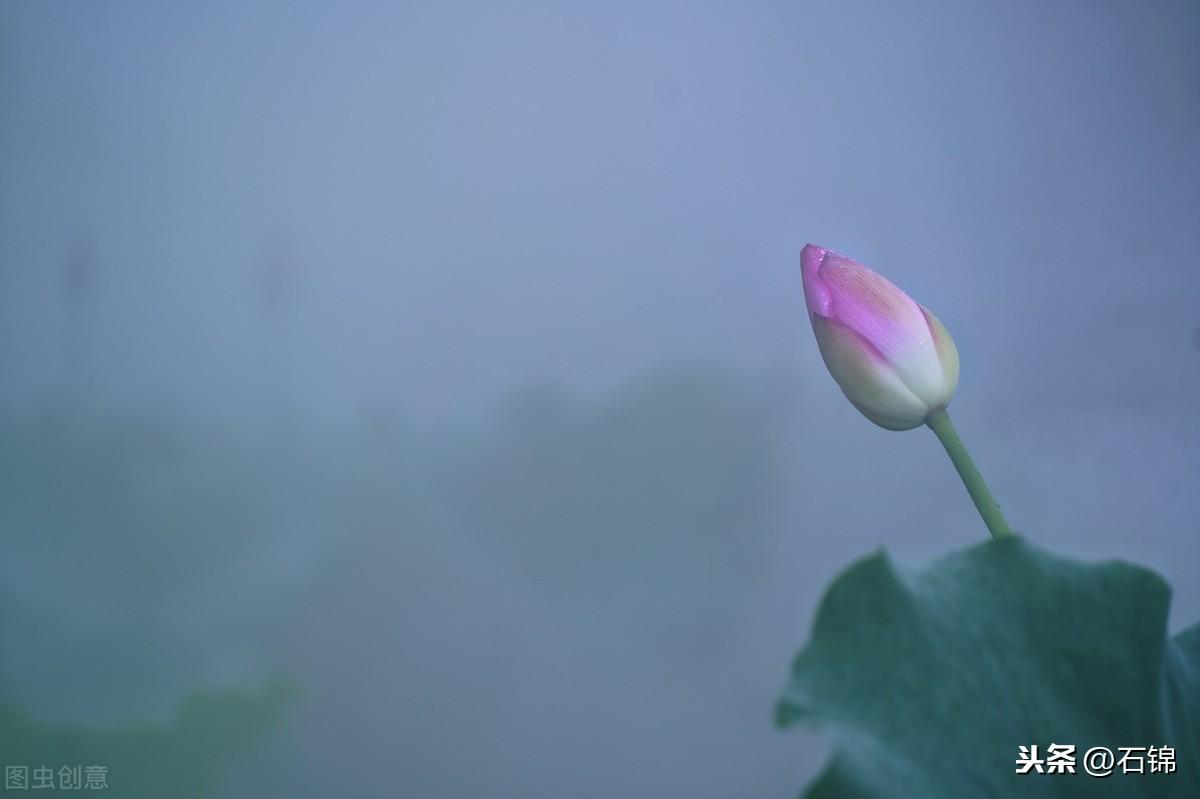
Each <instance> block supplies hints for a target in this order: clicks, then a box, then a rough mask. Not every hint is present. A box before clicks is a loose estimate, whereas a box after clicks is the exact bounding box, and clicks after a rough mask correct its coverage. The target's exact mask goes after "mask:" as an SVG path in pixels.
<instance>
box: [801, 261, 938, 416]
mask: <svg viewBox="0 0 1200 799" xmlns="http://www.w3.org/2000/svg"><path fill="white" fill-rule="evenodd" d="M800 267H801V273H802V276H803V280H804V299H805V301H806V303H807V305H808V315H809V318H810V320H811V321H812V326H813V332H814V333H816V336H817V345H818V346H819V347H820V349H821V357H822V358H823V359H824V360H825V366H826V368H828V369H829V373H830V374H831V375H833V379H834V380H835V381H837V384H838V386H840V387H841V389H842V393H844V394H845V395H846V398H847V399H848V400H850V402H851V403H852V404H853V405H854V407H856V408H858V409H859V410H860V411H862V414H863V415H864V416H866V417H867V418H868V419H870V420H871V421H872V422H874V423H875V424H877V425H879V426H880V427H884V428H887V429H888V430H910V429H912V428H914V427H918V426H920V425H922V424H924V423H925V420H926V419H928V418H929V416H930V414H932V413H934V412H936V411H940V410H942V409H944V408H945V407H946V406H947V405H949V404H950V398H951V397H953V396H954V389H955V387H956V386H957V385H958V350H957V349H955V347H954V340H953V339H951V338H950V334H949V333H948V332H947V331H946V328H945V327H944V326H943V325H942V323H941V322H939V321H938V319H937V317H936V316H934V315H933V314H932V313H930V312H929V311H928V310H927V309H925V308H923V307H922V306H920V305H918V304H917V303H915V302H913V300H912V299H911V298H910V297H909V296H908V295H907V294H905V293H904V292H903V291H901V290H900V289H898V288H896V287H895V286H894V285H892V284H891V283H890V282H889V281H888V280H886V279H885V278H883V277H881V276H880V275H878V274H876V273H875V272H872V271H871V270H870V269H868V268H867V267H865V266H863V265H862V264H860V263H858V262H857V261H853V260H851V259H850V258H846V257H845V256H843V255H838V254H837V253H835V252H832V251H830V250H826V249H825V248H823V247H817V246H815V245H813V244H809V245H806V246H805V247H804V250H803V252H801V254H800Z"/></svg>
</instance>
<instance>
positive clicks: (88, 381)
mask: <svg viewBox="0 0 1200 799" xmlns="http://www.w3.org/2000/svg"><path fill="white" fill-rule="evenodd" d="M96 286H97V274H96V262H95V250H94V248H93V246H92V242H91V240H90V239H87V238H84V237H79V238H77V239H75V241H74V242H72V243H71V245H70V247H69V248H68V250H67V255H66V258H65V260H64V261H63V270H62V285H61V287H60V288H61V292H62V304H63V359H62V363H63V391H64V392H65V393H66V395H67V400H68V402H69V403H70V404H72V405H81V404H84V403H86V402H88V401H89V400H90V394H91V392H92V390H93V388H94V385H93V384H94V380H95V363H94V354H93V344H92V341H93V337H94V334H95V313H96V311H95V308H96Z"/></svg>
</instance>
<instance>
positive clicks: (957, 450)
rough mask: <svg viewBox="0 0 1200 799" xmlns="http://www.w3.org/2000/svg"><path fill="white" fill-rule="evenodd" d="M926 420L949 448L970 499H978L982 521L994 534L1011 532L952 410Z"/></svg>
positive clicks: (952, 461) (951, 459)
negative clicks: (952, 417) (953, 418)
mask: <svg viewBox="0 0 1200 799" xmlns="http://www.w3.org/2000/svg"><path fill="white" fill-rule="evenodd" d="M925 424H927V425H929V429H930V430H932V431H933V432H934V434H935V435H936V436H937V437H938V441H941V442H942V446H943V447H945V448H946V454H947V455H949V456H950V462H951V463H953V464H954V468H955V469H957V470H958V476H959V477H961V478H962V481H963V485H965V486H966V487H967V493H968V494H970V495H971V500H972V501H973V502H974V503H975V508H976V509H977V510H978V511H979V515H980V516H982V517H983V523H984V524H986V525H987V528H988V532H990V533H991V534H992V537H993V538H999V537H1001V536H1005V535H1012V528H1011V527H1009V526H1008V522H1007V521H1005V519H1004V514H1003V513H1001V512H1000V505H999V503H997V502H996V498H995V497H993V496H992V492H991V491H989V490H988V487H987V483H985V482H983V475H981V474H980V473H979V469H977V468H975V461H973V460H971V455H970V453H968V452H967V448H966V446H965V445H964V444H963V443H962V439H961V438H959V437H958V431H957V430H955V429H954V424H953V422H951V421H950V416H949V414H947V413H946V412H945V411H944V410H941V411H934V412H933V413H931V414H930V415H929V418H928V419H926V420H925Z"/></svg>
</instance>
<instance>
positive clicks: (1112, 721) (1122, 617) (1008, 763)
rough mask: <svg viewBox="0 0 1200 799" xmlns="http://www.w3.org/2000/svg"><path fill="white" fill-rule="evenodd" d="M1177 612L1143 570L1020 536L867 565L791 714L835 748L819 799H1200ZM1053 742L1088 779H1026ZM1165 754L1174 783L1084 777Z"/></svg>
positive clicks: (817, 787)
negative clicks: (1149, 751)
mask: <svg viewBox="0 0 1200 799" xmlns="http://www.w3.org/2000/svg"><path fill="white" fill-rule="evenodd" d="M1169 601H1170V588H1169V587H1168V586H1167V585H1166V583H1164V582H1163V580H1162V579H1161V578H1160V577H1158V576H1157V575H1155V574H1153V573H1152V572H1149V571H1147V570H1145V569H1142V568H1139V567H1136V566H1132V565H1128V564H1124V563H1100V564H1084V563H1079V562H1076V561H1072V560H1067V559H1064V558H1061V557H1057V556H1054V555H1051V554H1049V553H1046V552H1044V551H1041V550H1039V549H1037V548H1035V547H1033V546H1031V545H1029V544H1027V543H1025V542H1024V541H1022V540H1021V539H1019V538H1015V537H1014V538H1008V539H1000V540H994V541H989V542H987V543H985V544H982V545H979V546H976V547H974V548H971V549H968V550H965V551H962V552H957V553H954V554H951V555H949V556H947V557H945V558H942V559H940V560H938V561H936V562H935V563H933V564H932V565H930V566H928V567H927V568H924V569H921V570H917V571H908V570H905V569H900V568H898V567H897V566H895V565H894V564H893V563H892V562H891V560H890V559H889V558H888V557H887V555H886V554H882V553H881V554H878V555H875V556H873V557H870V558H867V559H866V560H863V561H861V562H859V563H858V564H856V565H854V566H853V567H851V568H850V569H849V570H848V571H847V572H846V573H844V574H843V575H842V576H841V577H840V578H838V579H837V581H836V582H834V584H833V585H832V586H831V587H830V589H829V590H828V592H827V593H826V595H825V598H824V600H823V602H822V604H821V607H820V610H819V612H818V614H817V619H816V623H815V625H814V628H813V633H812V640H811V641H810V643H809V644H808V646H807V647H806V648H805V649H804V650H803V651H802V652H801V653H800V655H799V656H798V657H797V659H796V663H795V666H794V670H793V674H792V679H791V682H790V684H789V685H788V687H787V689H786V690H785V692H784V694H783V697H782V699H781V701H780V704H779V708H778V718H779V721H780V723H781V724H783V725H788V724H792V723H794V722H796V721H806V722H814V723H817V724H819V725H821V726H824V727H825V728H827V729H828V730H829V731H830V732H831V734H832V736H833V739H834V744H835V752H834V756H833V760H832V762H831V764H830V765H829V767H828V768H827V769H826V771H825V772H824V774H823V775H822V776H821V777H820V778H818V780H817V781H816V782H815V783H814V784H813V785H812V786H811V787H810V788H809V790H808V792H807V793H806V796H807V797H809V798H810V799H826V797H837V798H839V799H846V798H849V799H853V798H854V797H864V798H865V797H871V798H872V799H890V798H891V797H895V799H910V798H911V797H916V796H920V797H928V798H929V799H939V798H940V797H946V799H960V798H961V797H964V796H1030V797H1041V796H1045V797H1103V796H1122V797H1124V796H1141V797H1196V796H1200V626H1193V627H1191V628H1190V629H1188V630H1186V631H1185V632H1183V633H1181V634H1179V635H1177V636H1175V637H1174V638H1168V637H1167V635H1166V621H1167V609H1168V604H1169ZM1051 743H1058V744H1074V745H1075V746H1076V759H1077V765H1076V772H1077V773H1075V774H1037V773H1031V774H1024V775H1017V774H1016V773H1015V771H1016V768H1015V762H1016V759H1017V752H1018V750H1017V747H1018V746H1020V745H1030V744H1036V745H1037V746H1038V750H1039V755H1040V756H1041V757H1044V756H1045V752H1046V748H1047V746H1048V745H1049V744H1051ZM1164 745H1165V746H1173V747H1174V748H1175V756H1176V761H1177V771H1176V772H1175V773H1173V774H1163V773H1157V774H1150V773H1146V774H1133V775H1124V774H1122V773H1121V770H1120V769H1117V771H1116V772H1115V773H1114V774H1113V775H1112V776H1110V777H1107V778H1096V777H1093V776H1090V775H1088V774H1087V773H1085V771H1084V768H1083V764H1082V761H1083V756H1084V753H1085V752H1086V751H1087V750H1088V749H1090V748H1091V747H1093V746H1103V747H1107V748H1109V749H1111V750H1113V751H1114V752H1117V753H1118V755H1119V752H1118V749H1119V747H1122V746H1127V747H1150V746H1154V747H1160V746H1164ZM1148 771H1149V768H1148V767H1147V772H1148Z"/></svg>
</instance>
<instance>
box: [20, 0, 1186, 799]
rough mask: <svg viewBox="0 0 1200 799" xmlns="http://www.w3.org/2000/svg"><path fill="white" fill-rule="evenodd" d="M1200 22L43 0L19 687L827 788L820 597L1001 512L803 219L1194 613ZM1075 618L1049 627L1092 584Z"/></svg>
mask: <svg viewBox="0 0 1200 799" xmlns="http://www.w3.org/2000/svg"><path fill="white" fill-rule="evenodd" d="M1197 41H1200V11H1198V10H1197V7H1196V6H1195V4H1194V3H1188V2H1150V3H1136V4H1135V3H1122V2H1050V3H1041V2H1021V3H975V2H961V3H928V2H924V3H904V4H899V3H897V4H892V3H784V4H775V3H770V4H768V3H753V4H744V5H740V6H738V5H734V4H715V3H703V4H702V3H670V4H666V3H650V4H640V3H636V4H635V3H616V4H604V5H594V6H591V7H587V6H584V5H582V4H540V3H516V4H508V5H500V4H423V5H418V4H373V3H354V4H343V5H333V4H316V3H286V4H285V3H279V4H243V3H206V4H191V5H188V4H164V3H39V2H10V3H5V4H3V5H0V531H3V534H4V541H5V547H4V556H3V558H0V608H2V610H0V625H2V630H0V698H2V699H3V700H4V701H6V702H10V703H14V704H16V705H18V706H20V707H21V708H23V709H24V710H25V711H26V712H28V713H29V714H31V715H32V716H34V717H35V718H38V719H43V720H46V721H48V722H51V721H53V722H61V723H94V724H104V723H115V722H117V721H120V720H128V719H145V718H156V717H160V716H162V714H165V713H168V712H169V711H170V709H171V708H172V707H173V706H174V704H175V703H176V702H177V701H178V699H179V697H180V696H181V695H183V693H185V692H186V691H187V690H189V689H191V688H192V687H194V686H197V685H241V684H247V685H248V684H255V683H256V681H258V680H261V679H263V678H264V677H265V676H266V675H269V674H273V673H279V672H284V673H288V674H292V675H294V676H295V677H296V678H297V679H298V680H299V682H300V683H301V685H303V687H304V691H305V693H304V699H303V700H302V701H301V702H300V703H299V704H298V705H297V707H296V708H295V711H294V712H293V714H292V716H291V719H290V722H289V723H288V724H287V726H286V727H285V728H284V729H282V730H281V731H280V732H279V733H278V734H277V735H275V736H273V737H271V738H270V739H269V740H264V741H263V742H262V745H261V747H260V748H258V749H256V750H254V751H253V752H247V753H246V757H245V759H244V760H243V761H241V762H238V763H230V764H228V771H229V773H228V777H227V778H226V785H225V788H224V794H223V795H226V796H229V797H242V796H309V795H311V796H328V795H331V794H342V795H354V796H395V795H405V796H431V797H432V796H437V797H443V796H445V797H449V796H467V795H479V794H481V793H483V792H487V793H488V794H490V795H496V796H513V797H539V796H561V795H564V794H565V795H570V796H573V797H581V798H586V797H593V796H594V797H601V796H605V797H607V796H613V795H621V796H647V797H650V796H655V797H658V796H700V797H706V796H711V797H724V796H730V795H742V796H751V795H755V796H790V795H793V794H794V792H795V791H796V790H797V789H798V787H799V786H800V785H801V784H802V783H803V782H804V781H805V780H806V779H807V778H808V777H809V776H811V774H813V773H814V771H815V770H816V769H817V768H818V767H819V765H820V764H821V762H822V760H823V758H824V756H825V754H826V752H827V748H826V745H825V743H824V742H823V739H822V738H821V737H820V736H819V735H818V734H815V733H808V734H806V733H786V734H785V733H781V732H778V731H776V730H774V729H773V728H772V726H771V724H770V714H771V708H772V704H773V702H774V699H775V695H776V692H777V691H778V690H779V689H780V688H781V687H782V685H783V682H784V678H785V676H786V673H787V668H788V664H789V661H790V658H791V656H792V654H793V653H794V652H795V650H796V649H797V648H798V647H799V646H800V645H801V644H802V643H803V641H804V639H805V637H806V635H807V629H808V624H809V622H810V620H811V618H812V614H813V611H814V607H815V603H816V602H817V600H818V599H819V597H820V594H821V591H822V588H823V586H824V585H826V584H827V583H828V582H829V580H830V579H831V578H832V577H833V576H834V575H835V574H837V573H838V571H839V570H841V569H842V568H844V567H845V566H846V565H847V564H848V563H849V562H851V561H852V560H853V559H855V558H857V557H860V556H862V555H864V554H866V553H868V552H870V551H872V550H874V549H876V548H878V547H881V546H886V547H887V548H888V549H889V550H890V551H892V552H893V553H895V555H896V556H897V557H898V558H899V559H900V560H901V561H905V562H918V561H920V560H922V559H926V558H929V557H932V556H935V555H936V554H938V553H941V552H944V551H946V550H948V549H950V548H953V547H958V546H963V545H967V544H970V543H973V542H976V541H979V540H981V539H982V537H983V536H984V535H985V530H984V528H983V526H982V524H981V523H980V521H979V519H978V518H977V516H976V515H975V513H974V511H973V509H972V507H971V505H970V503H969V501H968V499H967V496H966V494H965V492H964V491H963V490H962V487H961V485H960V484H959V483H958V479H957V477H956V476H955V474H954V472H953V470H952V469H951V468H950V466H949V464H948V463H946V462H945V456H944V454H943V453H942V452H941V450H940V448H939V447H938V445H937V442H936V441H935V439H934V438H933V436H932V435H929V434H928V433H926V432H923V431H914V432H911V433H907V434H895V433H888V432H885V431H882V430H880V429H877V428H875V427H873V426H872V425H870V424H869V423H867V422H866V421H865V420H863V419H862V418H861V417H860V416H859V415H858V413H857V412H856V411H855V410H854V409H853V408H852V407H851V406H850V405H849V404H848V403H847V402H846V401H845V400H844V399H843V398H842V397H841V395H840V393H839V392H838V390H837V388H836V386H835V385H834V384H833V382H832V381H831V380H830V379H829V377H828V375H827V374H826V372H825V370H824V367H823V366H822V364H821V361H820V357H819V354H818V353H817V350H816V346H815V344H814V342H813V340H812V334H811V331H810V328H809V325H808V322H807V320H806V318H805V312H804V302H803V295H802V289H801V285H800V280H799V260H798V259H799V251H800V248H801V247H802V246H803V244H804V243H805V242H806V241H810V240H811V241H814V242H816V243H819V244H822V245H824V246H828V247H832V248H835V249H838V250H840V251H842V252H844V253H846V254H848V255H851V256H853V257H855V258H857V259H859V260H861V261H863V262H864V263H866V264H868V265H871V266H873V267H874V268H876V269H878V270H879V271H881V272H882V273H884V274H885V275H887V276H888V277H889V278H890V279H892V280H893V281H894V282H895V283H897V284H898V285H900V286H901V287H903V288H904V289H905V290H907V291H908V292H909V293H910V294H912V296H914V297H915V298H917V299H918V300H919V301H920V302H922V303H923V304H924V305H926V306H928V307H930V308H932V309H934V310H935V311H936V313H937V314H938V316H939V317H940V318H941V319H942V321H943V322H944V323H945V324H946V326H947V327H948V328H949V330H950V331H951V332H952V334H953V335H954V338H955V340H956V342H957V345H958V349H959V352H960V355H961V359H962V379H961V382H960V385H959V390H958V395H957V398H956V401H955V403H954V405H953V408H952V410H953V413H954V417H955V419H956V422H957V424H958V426H959V429H960V432H961V433H962V435H963V436H964V438H965V439H966V440H967V442H968V444H969V445H970V446H971V447H972V449H973V452H974V454H975V457H976V459H977V460H978V461H979V463H980V465H981V467H982V469H983V471H984V473H985V475H986V476H987V477H988V479H989V481H990V483H991V485H992V488H993V490H994V492H995V494H996V495H997V497H998V498H999V499H1000V501H1001V503H1002V504H1003V505H1004V507H1005V509H1006V511H1007V512H1008V515H1009V518H1010V521H1011V522H1012V523H1013V524H1014V526H1015V527H1017V528H1019V529H1020V530H1021V531H1022V532H1024V533H1025V534H1027V535H1028V536H1030V537H1031V538H1032V539H1034V540H1036V541H1037V542H1039V543H1041V544H1043V545H1045V546H1047V547H1049V548H1052V549H1055V550H1058V551H1061V552H1065V553H1070V554H1075V555H1079V556H1082V557H1087V558H1108V557H1121V558H1127V559H1131V560H1135V561H1137V562H1140V563H1143V564H1146V565H1148V566H1150V567H1152V568H1154V569H1155V570H1157V571H1159V572H1160V573H1161V574H1163V575H1164V576H1165V577H1166V578H1167V579H1168V580H1169V581H1170V582H1171V583H1172V584H1173V586H1174V588H1175V605H1174V608H1173V610H1172V628H1173V629H1178V628H1179V627H1181V626H1183V624H1184V623H1185V622H1187V621H1189V620H1194V619H1195V618H1196V617H1197V616H1200V585H1198V584H1197V581H1196V579H1195V574H1196V569H1195V566H1196V564H1197V563H1200V543H1198V542H1200V535H1197V533H1198V532H1200V530H1198V529H1197V522H1196V518H1197V515H1196V503H1197V500H1196V494H1195V486H1196V478H1197V476H1198V470H1200V446H1198V445H1200V424H1198V422H1200V308H1198V306H1200V270H1198V268H1197V267H1198V266H1200V264H1198V262H1197V255H1196V253H1197V252H1198V251H1200V218H1198V216H1200V215H1198V210H1197V209H1200V86H1198V83H1197V76H1198V75H1200V50H1197V48H1196V46H1195V43H1196V42H1197ZM1047 612H1048V613H1053V608H1047Z"/></svg>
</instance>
